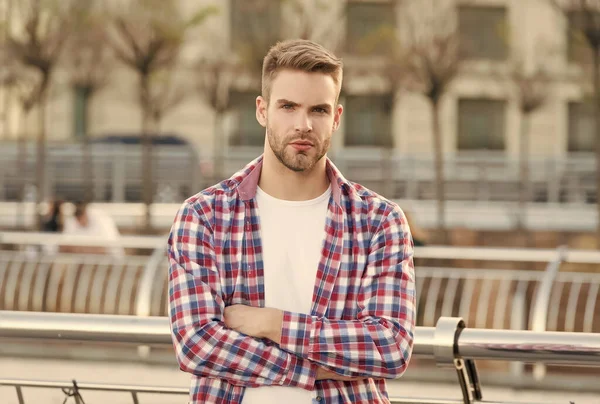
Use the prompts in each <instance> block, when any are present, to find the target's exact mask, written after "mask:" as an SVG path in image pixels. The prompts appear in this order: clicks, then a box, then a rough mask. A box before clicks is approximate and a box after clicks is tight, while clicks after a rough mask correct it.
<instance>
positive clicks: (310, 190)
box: [258, 153, 329, 201]
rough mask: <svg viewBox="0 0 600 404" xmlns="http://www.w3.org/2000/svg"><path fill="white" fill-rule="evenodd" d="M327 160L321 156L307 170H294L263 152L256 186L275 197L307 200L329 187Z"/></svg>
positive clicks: (288, 199)
mask: <svg viewBox="0 0 600 404" xmlns="http://www.w3.org/2000/svg"><path fill="white" fill-rule="evenodd" d="M326 168H327V160H326V158H325V157H323V158H322V159H321V160H319V161H318V162H317V164H316V165H315V166H314V167H313V168H312V169H311V170H310V171H307V172H295V171H292V170H290V169H289V168H287V167H285V166H284V165H283V164H281V162H280V161H279V160H277V158H276V157H275V156H274V155H272V154H270V153H265V155H264V158H263V166H262V171H261V174H260V180H259V181H258V186H259V187H260V188H261V189H262V190H263V191H265V192H266V193H267V194H269V195H271V196H272V197H274V198H277V199H283V200H286V201H307V200H310V199H314V198H317V197H319V196H320V195H323V193H324V192H325V191H327V188H328V187H329V178H328V177H327V170H326Z"/></svg>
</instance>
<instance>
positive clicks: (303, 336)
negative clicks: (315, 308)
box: [279, 311, 313, 358]
mask: <svg viewBox="0 0 600 404" xmlns="http://www.w3.org/2000/svg"><path fill="white" fill-rule="evenodd" d="M312 331H313V318H312V317H311V316H309V315H308V314H300V313H292V312H289V311H284V312H283V323H282V326H281V341H280V344H279V347H280V348H281V349H283V350H285V351H288V352H292V353H295V354H296V355H298V356H300V357H302V358H308V355H309V354H310V346H311V341H312V337H313V335H312Z"/></svg>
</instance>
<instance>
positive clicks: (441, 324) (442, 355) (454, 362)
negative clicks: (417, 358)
mask: <svg viewBox="0 0 600 404" xmlns="http://www.w3.org/2000/svg"><path fill="white" fill-rule="evenodd" d="M464 328H465V322H464V321H463V319H462V318H460V317H440V319H439V320H438V322H437V324H436V326H435V332H434V346H433V354H434V357H435V361H436V365H437V366H439V367H444V368H455V369H456V374H457V376H458V382H459V384H460V389H461V392H462V396H463V402H464V403H465V404H472V403H474V402H475V401H480V400H481V399H482V394H481V386H480V384H479V375H478V374H477V367H476V366H475V361H473V360H472V359H464V358H462V357H461V356H460V352H459V349H458V338H459V336H460V333H461V331H462V330H463V329H464Z"/></svg>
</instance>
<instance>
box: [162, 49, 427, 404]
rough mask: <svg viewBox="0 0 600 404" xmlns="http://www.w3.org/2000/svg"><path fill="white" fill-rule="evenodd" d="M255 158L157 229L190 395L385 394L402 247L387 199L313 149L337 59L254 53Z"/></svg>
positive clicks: (368, 399) (394, 358)
mask: <svg viewBox="0 0 600 404" xmlns="http://www.w3.org/2000/svg"><path fill="white" fill-rule="evenodd" d="M262 83H263V84H262V96H260V97H258V98H257V99H256V117H257V119H258V121H259V122H260V124H261V125H262V126H264V127H265V128H266V140H265V148H264V154H263V155H262V156H261V157H259V158H258V159H256V160H254V161H253V162H251V163H250V164H249V165H248V166H246V168H244V169H243V170H242V171H240V172H238V173H237V174H235V175H234V176H233V177H231V178H230V179H228V180H225V181H223V182H221V183H220V184H217V185H215V186H213V187H210V188H208V189H206V190H204V191H202V192H200V193H199V194H197V195H195V196H193V197H191V198H189V199H188V200H187V201H186V202H185V203H184V204H183V206H182V207H181V209H180V210H179V212H178V214H177V217H176V218H175V222H174V224H173V228H172V230H171V235H170V238H169V263H170V268H169V304H170V318H171V327H172V336H173V342H174V345H175V349H176V352H177V359H178V361H179V364H180V367H181V369H182V370H184V371H186V372H189V373H191V374H192V375H193V376H192V385H191V389H190V398H191V401H192V402H194V403H244V404H252V403H261V404H268V403H286V404H292V403H293V404H296V403H365V404H366V403H369V404H372V403H386V402H389V400H388V398H387V392H386V384H385V380H384V379H393V378H396V377H399V376H400V375H401V374H402V373H403V372H404V371H405V369H406V366H407V365H408V361H409V359H410V356H411V351H412V342H413V330H414V314H415V283H414V270H413V261H412V254H413V243H412V239H411V236H410V231H409V228H408V225H407V223H406V219H405V217H404V214H403V213H402V211H401V210H400V208H399V207H398V206H397V205H395V204H394V203H392V202H390V201H388V200H386V199H384V198H382V197H381V196H379V195H377V194H375V193H373V192H371V191H369V190H367V189H365V188H363V187H361V186H360V185H358V184H354V183H351V182H349V181H347V180H346V179H345V178H344V177H343V176H342V174H340V172H339V171H338V170H337V169H336V167H335V166H334V165H333V164H332V163H331V161H329V160H328V159H327V158H326V153H327V150H328V149H329V144H330V140H331V136H332V134H333V132H335V131H336V130H337V129H338V127H339V125H340V118H341V115H342V111H343V108H342V106H341V105H339V104H338V97H339V93H340V87H341V83H342V63H341V61H340V60H339V59H338V58H336V57H335V56H334V55H332V54H331V53H330V52H329V51H327V50H326V49H324V48H323V47H322V46H320V45H318V44H316V43H313V42H310V41H305V40H293V41H286V42H282V43H278V44H277V45H275V46H274V47H273V48H271V50H270V51H269V53H268V54H267V56H266V57H265V59H264V64H263V74H262Z"/></svg>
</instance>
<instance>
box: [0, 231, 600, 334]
mask: <svg viewBox="0 0 600 404" xmlns="http://www.w3.org/2000/svg"><path fill="white" fill-rule="evenodd" d="M113 243H114V240H103V239H100V238H95V237H89V238H86V237H70V236H62V235H52V234H32V233H11V232H5V233H0V247H1V246H2V245H5V246H11V247H13V250H9V251H2V250H0V309H8V310H34V311H35V310H44V311H58V312H62V311H66V312H79V313H85V312H89V313H105V314H127V313H130V314H138V315H143V316H147V315H155V316H156V315H166V314H167V312H166V306H167V302H166V295H167V267H168V262H167V258H166V236H160V237H133V236H129V237H122V238H121V240H119V243H120V245H121V246H123V247H126V248H129V247H132V248H136V249H139V250H134V253H135V255H125V256H124V257H121V258H112V257H110V256H106V255H95V254H70V253H60V252H59V253H56V254H50V255H48V254H43V253H40V252H35V251H34V252H31V251H30V249H29V247H30V246H31V245H44V244H52V245H61V244H71V245H81V246H83V245H95V246H112V245H114V244H113ZM140 250H144V251H148V252H152V255H150V256H148V255H139V251H140ZM415 257H416V258H417V259H418V260H417V268H416V275H417V296H418V297H419V302H418V303H419V305H418V319H419V325H425V326H432V325H433V324H435V322H436V321H437V319H438V318H439V317H440V316H460V317H463V318H465V320H466V321H467V325H468V326H471V327H492V328H510V329H527V328H531V329H534V330H544V329H546V327H548V329H550V330H566V331H585V332H592V331H597V330H598V329H600V321H599V319H597V318H596V317H597V316H594V313H595V312H596V310H597V309H596V306H597V300H598V299H597V297H598V293H599V291H600V274H599V273H585V272H580V271H572V272H563V273H561V272H559V268H560V265H561V264H562V263H565V264H582V263H587V264H600V252H596V251H583V250H567V249H560V250H544V249H509V248H479V247H478V248H470V247H436V246H431V247H417V248H416V249H415ZM429 259H445V260H446V261H445V263H444V265H443V266H441V267H440V266H435V265H434V266H432V265H430V264H429V261H427V260H429ZM454 260H460V261H459V262H458V264H456V263H455V262H454ZM464 260H470V261H473V260H475V261H477V262H479V263H484V262H494V263H498V264H499V263H502V262H508V263H512V264H511V266H512V268H513V269H494V268H489V267H488V268H483V267H479V268H478V267H477V266H475V267H474V268H470V269H467V268H461V267H460V265H461V262H462V261H464ZM535 262H537V263H546V270H545V271H540V270H530V269H526V268H527V265H528V264H527V263H535ZM59 286H60V290H61V293H60V294H59V293H58V292H57V291H58V290H59ZM598 309H600V308H598Z"/></svg>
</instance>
